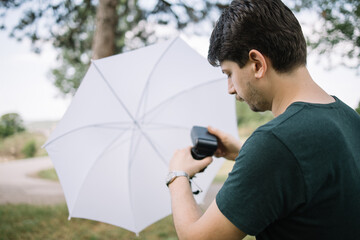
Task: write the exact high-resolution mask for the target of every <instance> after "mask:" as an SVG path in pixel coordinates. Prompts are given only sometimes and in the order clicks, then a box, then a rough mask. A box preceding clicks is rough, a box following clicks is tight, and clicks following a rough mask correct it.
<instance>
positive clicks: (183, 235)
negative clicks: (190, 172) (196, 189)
mask: <svg viewBox="0 0 360 240" xmlns="http://www.w3.org/2000/svg"><path fill="white" fill-rule="evenodd" d="M169 189H170V194H171V204H172V212H173V218H174V225H175V228H176V232H177V234H178V237H179V239H188V235H189V234H190V233H191V232H192V231H191V227H192V225H193V224H194V223H195V222H196V221H197V220H198V219H199V218H200V217H201V215H202V211H201V209H200V207H199V206H198V204H197V203H196V201H195V199H194V197H193V194H192V191H191V187H190V184H189V182H188V180H187V178H185V177H179V178H177V179H175V181H174V182H172V183H171V184H170V185H169Z"/></svg>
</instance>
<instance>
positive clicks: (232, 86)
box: [228, 78, 236, 94]
mask: <svg viewBox="0 0 360 240" xmlns="http://www.w3.org/2000/svg"><path fill="white" fill-rule="evenodd" d="M228 93H229V94H235V93H236V91H235V88H234V84H233V83H232V81H231V78H228Z"/></svg>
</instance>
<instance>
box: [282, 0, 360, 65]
mask: <svg viewBox="0 0 360 240" xmlns="http://www.w3.org/2000/svg"><path fill="white" fill-rule="evenodd" d="M288 2H289V4H293V9H294V10H295V11H298V12H299V11H303V10H305V9H311V10H312V11H316V12H317V13H318V15H319V17H320V22H319V23H320V24H321V26H319V25H318V24H319V23H317V24H314V25H313V26H312V29H313V32H312V34H311V36H309V37H308V45H309V47H310V48H311V49H312V50H315V51H316V52H318V53H320V54H323V55H325V56H326V57H328V61H330V60H331V56H332V55H333V54H334V52H336V50H339V52H338V54H339V55H340V57H341V58H342V62H341V63H342V64H343V65H345V66H347V67H350V68H354V69H356V70H357V71H358V72H359V71H360V0H330V1H329V0H318V1H311V0H295V1H288ZM316 26H317V27H316Z"/></svg>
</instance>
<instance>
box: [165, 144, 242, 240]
mask: <svg viewBox="0 0 360 240" xmlns="http://www.w3.org/2000/svg"><path fill="white" fill-rule="evenodd" d="M211 161H212V158H210V157H208V158H205V159H203V160H201V161H198V160H194V159H193V158H192V157H191V154H190V147H189V148H185V149H182V150H179V151H177V152H176V153H175V154H174V156H173V158H172V159H171V161H170V171H175V170H181V171H185V172H187V173H188V174H189V175H190V176H193V175H194V174H195V173H197V172H198V171H199V170H201V169H203V168H204V167H206V166H207V165H209V164H210V163H211ZM169 189H170V194H171V203H172V211H173V218H174V224H175V228H176V231H177V234H178V237H179V239H180V240H187V239H198V240H201V239H207V240H211V239H229V240H231V239H242V238H244V237H245V236H246V234H245V233H244V232H242V231H241V230H240V229H238V228H237V227H236V226H234V225H233V224H232V223H231V222H230V221H229V220H228V219H227V218H226V217H225V216H224V215H223V214H222V213H221V211H220V210H219V209H218V207H217V205H216V202H215V201H214V202H213V203H212V204H211V205H210V207H209V208H208V209H207V210H206V212H205V213H204V214H202V211H201V209H200V208H199V206H198V205H197V203H196V202H195V199H194V197H193V194H192V191H191V188H190V184H189V182H188V180H187V178H185V177H178V178H176V179H175V181H173V182H172V183H171V184H170V185H169Z"/></svg>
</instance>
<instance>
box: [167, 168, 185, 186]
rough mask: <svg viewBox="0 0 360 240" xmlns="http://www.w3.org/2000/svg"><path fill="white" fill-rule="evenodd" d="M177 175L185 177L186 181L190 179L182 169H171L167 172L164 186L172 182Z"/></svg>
mask: <svg viewBox="0 0 360 240" xmlns="http://www.w3.org/2000/svg"><path fill="white" fill-rule="evenodd" d="M177 177H186V178H187V179H188V181H190V177H189V175H188V174H187V173H186V172H184V171H171V172H169V174H168V178H167V180H166V186H167V187H169V185H170V183H172V182H173V181H174V180H175V179H176V178H177Z"/></svg>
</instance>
